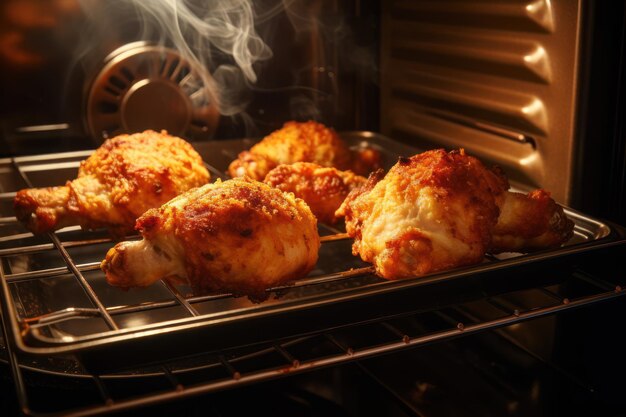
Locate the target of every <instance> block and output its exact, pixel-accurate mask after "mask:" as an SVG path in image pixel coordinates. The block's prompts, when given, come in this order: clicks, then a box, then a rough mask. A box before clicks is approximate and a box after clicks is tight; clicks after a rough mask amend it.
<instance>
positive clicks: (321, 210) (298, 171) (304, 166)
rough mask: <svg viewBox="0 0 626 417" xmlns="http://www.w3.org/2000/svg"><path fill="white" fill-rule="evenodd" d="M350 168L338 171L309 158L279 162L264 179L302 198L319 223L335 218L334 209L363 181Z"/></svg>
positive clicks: (273, 185)
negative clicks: (313, 161) (307, 160)
mask: <svg viewBox="0 0 626 417" xmlns="http://www.w3.org/2000/svg"><path fill="white" fill-rule="evenodd" d="M366 181H367V180H366V178H365V177H362V176H360V175H356V174H355V173H353V172H352V171H340V170H338V169H336V168H329V167H323V166H320V165H318V164H314V163H312V162H296V163H295V164H290V165H279V166H277V167H276V168H274V169H273V170H271V171H270V172H269V173H268V174H267V176H266V177H265V180H264V182H265V183H266V184H269V185H271V186H272V187H276V188H278V189H280V190H282V191H287V192H292V193H294V194H295V196H296V197H298V198H301V199H303V200H304V201H305V202H306V203H307V204H308V205H309V207H310V208H311V211H312V212H313V214H314V215H315V217H317V219H318V220H319V221H320V222H322V223H327V224H333V223H335V222H336V221H337V219H338V218H337V217H336V216H335V211H337V209H338V208H339V206H340V205H341V203H343V200H344V199H345V198H346V196H347V195H348V193H349V192H350V191H352V190H353V189H354V188H357V187H360V186H362V185H363V184H365V182H366Z"/></svg>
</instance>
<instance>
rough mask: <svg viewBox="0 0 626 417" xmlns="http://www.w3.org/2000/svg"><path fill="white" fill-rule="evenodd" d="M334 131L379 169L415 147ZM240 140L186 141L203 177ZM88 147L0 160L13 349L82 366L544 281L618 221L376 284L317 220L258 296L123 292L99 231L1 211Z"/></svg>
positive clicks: (581, 218)
mask: <svg viewBox="0 0 626 417" xmlns="http://www.w3.org/2000/svg"><path fill="white" fill-rule="evenodd" d="M341 135H342V137H343V139H344V140H345V141H346V142H348V143H349V144H350V146H351V147H359V146H371V147H374V148H377V149H379V150H380V151H381V152H382V155H383V164H384V165H385V166H386V167H387V168H388V167H390V166H391V165H393V164H394V163H395V162H396V161H397V158H398V157H399V156H410V155H413V154H416V153H418V152H421V151H423V150H425V149H420V148H415V147H410V146H407V145H403V144H401V143H399V142H396V141H393V140H391V139H389V138H386V137H384V136H381V135H379V134H376V133H371V132H344V133H342V134H341ZM252 144H254V141H253V140H250V139H243V140H228V141H215V142H207V143H195V144H194V146H195V147H196V149H197V150H198V152H199V153H200V154H201V155H202V157H203V159H204V160H205V162H206V164H207V167H208V168H209V170H210V171H211V173H212V176H213V177H214V178H215V177H222V178H225V176H224V174H223V173H224V171H225V170H226V168H227V167H228V164H229V163H230V161H232V160H233V159H234V158H235V157H236V156H237V154H238V152H240V151H241V150H244V149H248V148H249V147H250V146H252ZM89 153H90V152H71V153H63V154H50V155H40V156H29V157H19V158H13V159H3V160H0V185H1V187H2V189H1V190H0V230H2V232H1V233H0V274H1V277H2V280H1V284H2V285H1V290H2V308H3V316H4V318H5V320H6V321H7V323H8V328H9V333H10V335H11V337H12V340H13V341H14V343H15V345H16V346H17V347H18V348H19V349H20V350H21V351H23V352H27V353H29V354H34V355H59V354H67V353H72V352H73V353H78V354H80V355H81V357H82V358H83V361H84V362H85V363H86V364H87V365H88V366H94V367H105V368H107V367H117V366H119V367H124V366H127V365H135V364H137V362H138V361H139V362H145V361H148V362H149V361H152V360H159V359H162V358H163V357H172V356H177V355H181V356H182V355H189V354H192V353H194V352H206V351H211V350H214V349H223V348H226V347H232V346H241V345H246V344H250V343H256V342H260V341H267V340H274V339H279V338H281V337H293V336H295V335H304V334H307V333H311V332H315V331H319V330H320V329H329V328H333V327H337V326H343V325H346V324H349V323H355V322H362V321H366V320H368V319H372V318H374V317H381V316H385V315H391V314H397V313H398V312H399V311H406V310H418V309H427V308H430V307H432V306H433V305H443V304H445V303H455V302H459V300H460V299H463V298H464V296H465V295H467V296H468V297H470V295H471V293H472V292H475V291H480V292H485V291H488V290H489V288H491V287H493V286H494V285H496V286H497V284H498V283H500V284H501V283H503V282H504V281H503V280H506V285H507V286H508V287H513V286H515V285H528V284H530V283H531V282H532V281H533V280H539V279H549V278H547V275H549V274H547V275H546V274H545V273H539V272H537V271H539V270H540V271H544V272H545V271H549V270H550V269H549V267H550V265H551V264H554V263H558V264H559V265H560V266H559V267H563V266H564V265H566V264H567V261H566V260H565V258H567V257H570V256H572V255H577V254H582V253H587V252H590V251H594V250H596V249H600V248H606V247H609V246H615V245H621V244H623V243H624V236H625V234H624V230H623V229H622V228H621V227H620V226H617V225H614V224H611V223H609V222H604V221H600V220H598V219H594V218H591V217H589V216H586V215H584V214H582V213H579V212H577V211H575V210H571V209H566V213H567V214H568V216H569V217H570V218H572V219H573V220H574V222H575V233H574V236H573V237H572V239H571V240H570V241H569V242H567V243H566V244H565V245H564V246H563V247H561V248H559V249H555V250H546V251H542V252H536V253H533V254H502V255H498V256H486V257H485V260H484V262H483V263H481V264H478V265H474V266H470V267H463V268H457V269H454V270H450V271H446V272H442V273H437V274H431V275H428V276H425V277H420V278H413V279H406V280H401V281H386V280H383V279H380V278H378V277H377V276H375V275H374V274H372V269H371V267H370V266H369V265H367V264H365V263H363V262H362V261H360V259H358V258H357V257H354V256H352V254H351V250H350V248H351V242H350V241H349V240H347V239H339V240H335V239H334V238H333V236H335V235H337V234H340V233H341V232H342V231H343V228H342V225H339V226H336V227H329V226H326V225H323V224H321V225H320V234H321V235H322V236H327V238H326V239H328V240H327V241H325V242H324V243H323V244H322V248H321V250H320V260H319V262H318V264H317V265H316V268H315V269H314V270H313V271H312V272H311V273H310V274H309V276H308V277H306V278H303V279H300V280H297V281H296V282H295V283H293V285H290V286H285V287H282V288H276V289H272V290H271V291H270V292H271V296H270V298H269V299H268V300H267V301H265V302H263V303H260V304H254V303H252V302H250V301H249V300H248V299H247V298H242V297H240V298H235V297H232V296H230V295H228V294H216V295H211V296H204V297H193V296H191V295H190V290H189V288H186V287H185V286H178V287H170V286H168V285H166V284H155V285H153V286H151V287H149V288H146V289H131V290H128V291H124V290H120V289H118V288H114V287H111V286H109V285H108V284H107V283H106V281H105V278H104V274H103V273H102V272H101V271H100V270H99V268H98V263H99V262H100V261H101V260H102V259H103V258H104V255H105V253H106V251H107V250H108V249H109V248H110V247H112V246H113V245H114V242H111V241H110V239H109V238H108V236H107V235H106V234H105V233H104V232H103V231H82V230H80V229H79V228H77V227H70V228H65V229H63V230H60V231H58V232H56V233H55V234H52V235H49V236H32V235H31V234H30V233H29V232H27V231H26V230H25V229H24V228H23V226H21V225H20V224H19V223H17V222H16V221H15V219H14V218H13V214H12V199H13V196H14V194H15V191H17V190H19V189H21V188H24V187H26V186H29V184H32V186H35V187H42V186H53V185H59V184H63V183H65V181H66V180H70V179H73V178H74V177H75V176H76V172H77V169H78V164H79V162H80V161H81V160H83V159H85V158H86V157H87V156H88V155H89ZM538 264H541V268H540V269H537V270H535V271H534V272H533V273H532V274H528V271H527V268H529V267H530V268H533V267H534V268H538V267H537V265H538ZM81 281H83V282H82V284H81ZM85 285H86V287H85ZM94 297H95V298H94ZM102 310H104V312H105V314H106V315H108V316H109V319H110V320H112V321H113V322H114V325H115V328H111V326H110V324H108V323H107V320H106V317H103V314H102ZM155 346H158V348H155Z"/></svg>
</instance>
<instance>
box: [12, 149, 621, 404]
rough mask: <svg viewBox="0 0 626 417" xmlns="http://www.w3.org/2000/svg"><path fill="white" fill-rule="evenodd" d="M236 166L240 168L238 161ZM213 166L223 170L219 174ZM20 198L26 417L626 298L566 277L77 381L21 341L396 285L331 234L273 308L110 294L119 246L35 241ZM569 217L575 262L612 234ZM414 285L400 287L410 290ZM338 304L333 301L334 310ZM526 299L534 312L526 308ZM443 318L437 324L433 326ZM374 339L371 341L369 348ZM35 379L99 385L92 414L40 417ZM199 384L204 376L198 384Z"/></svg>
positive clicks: (168, 295) (613, 289)
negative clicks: (28, 378)
mask: <svg viewBox="0 0 626 417" xmlns="http://www.w3.org/2000/svg"><path fill="white" fill-rule="evenodd" d="M220 146H221V151H220V152H221V153H220V152H215V151H210V152H209V151H206V152H205V153H204V154H203V156H205V160H207V162H208V164H207V167H208V168H209V169H210V170H211V171H212V173H213V174H214V175H217V176H220V177H223V174H222V171H223V169H224V167H223V166H222V167H220V163H221V162H220V161H222V160H223V159H224V154H223V152H228V151H227V150H226V151H224V149H226V147H225V146H224V144H220ZM238 146H241V147H245V146H246V144H245V143H239V144H238ZM231 152H233V153H234V151H231ZM201 153H202V152H201ZM87 155H88V153H87V152H75V153H67V154H60V155H54V156H40V157H23V158H13V159H10V160H3V161H0V172H2V175H3V177H0V178H3V179H4V180H5V182H7V183H9V185H10V186H12V187H13V188H14V189H15V190H17V189H19V188H21V187H32V186H38V187H40V186H47V185H57V184H59V183H60V182H59V181H60V180H59V177H60V176H66V177H67V178H68V179H70V178H73V175H74V171H75V170H76V169H77V167H78V163H79V161H80V160H82V159H84V158H85V157H86V156H87ZM211 155H213V157H211ZM228 156H229V157H230V159H232V155H228ZM211 158H213V159H214V160H215V161H216V162H215V163H213V162H212V161H211ZM230 159H229V160H230ZM55 172H57V173H58V174H55ZM61 183H62V182H61ZM4 188H6V186H5V187H4ZM13 197H14V191H13V192H3V193H0V209H1V211H0V215H1V216H3V217H0V230H3V231H4V232H3V233H2V237H0V273H1V275H2V288H3V295H4V303H3V304H4V310H3V325H4V331H5V341H6V352H7V360H8V362H9V364H10V366H11V369H12V372H13V375H14V378H15V381H16V385H17V388H18V396H19V400H20V404H21V406H22V408H23V411H24V413H25V414H30V415H54V414H55V413H57V412H58V413H63V414H65V413H69V415H76V416H80V415H95V414H102V413H105V412H110V411H115V410H123V409H129V408H133V407H139V406H142V405H146V404H154V403H158V402H163V401H168V400H171V399H174V398H184V397H187V396H192V395H197V394H201V393H206V392H213V391H217V390H223V389H228V388H232V387H235V386H240V385H244V384H249V383H254V382H258V381H263V380H268V379H273V378H277V377H280V376H284V375H289V374H296V373H301V372H305V371H308V370H312V369H317V368H320V367H325V366H331V365H335V364H339V363H345V362H350V361H357V360H360V359H363V358H367V357H371V356H375V355H380V354H383V353H388V352H392V351H397V350H402V349H407V348H411V347H416V346H420V345H423V344H426V343H431V342H435V341H439V340H444V339H448V338H452V337H456V336H460V335H464V334H471V333H475V332H479V331H482V330H487V329H493V328H498V327H502V326H506V325H509V324H512V323H516V322H520V321H524V320H529V319H533V318H537V317H541V316H545V315H550V314H555V313H558V312H561V311H564V310H568V309H572V308H576V307H580V306H583V305H588V304H592V303H596V302H600V301H605V300H610V299H613V298H617V297H620V296H622V295H624V293H625V292H624V291H623V290H622V288H623V285H624V283H623V282H622V283H615V282H613V281H603V280H602V279H601V278H599V277H596V276H593V275H589V274H587V273H586V272H584V271H578V270H577V271H567V272H561V273H560V276H559V277H558V279H557V280H556V283H555V282H550V283H549V284H544V285H539V286H535V287H530V288H528V287H523V288H522V289H517V290H511V291H508V292H507V291H504V292H502V291H501V292H498V293H497V294H496V295H493V294H487V293H484V292H480V291H479V293H478V294H477V295H473V296H472V297H471V300H470V301H468V302H465V303H463V302H462V303H457V304H454V305H453V306H452V307H441V306H439V307H436V308H428V309H426V310H425V309H424V308H420V309H414V310H405V311H403V312H402V313H394V314H386V315H382V316H381V317H376V318H373V319H366V320H361V321H360V322H358V323H354V322H351V323H346V324H344V325H339V326H327V327H325V328H323V329H317V330H315V329H314V330H309V331H306V332H304V333H305V334H304V335H298V336H297V337H296V336H290V337H282V338H274V339H272V340H271V341H269V342H268V341H264V342H263V343H260V344H253V345H252V346H248V347H246V348H240V347H239V348H223V349H218V350H214V351H212V352H211V353H210V354H202V355H193V356H191V355H190V356H186V357H185V359H184V360H177V361H172V362H171V363H169V362H167V361H161V362H160V364H159V365H158V366H157V367H156V369H155V368H154V367H151V368H145V369H143V368H135V369H133V371H132V373H126V374H125V373H110V372H109V373H107V372H99V371H94V370H92V369H86V368H85V367H84V366H83V364H82V362H81V360H80V359H77V358H76V357H72V358H71V359H70V360H69V363H70V364H71V367H72V368H73V369H74V371H73V372H69V373H68V372H67V362H65V363H64V365H63V366H61V368H64V370H62V371H60V370H55V368H54V366H53V367H52V369H50V368H48V369H42V368H41V367H40V366H38V365H37V364H38V362H37V360H33V359H32V358H31V357H30V355H28V354H26V353H23V352H17V351H16V350H15V346H13V345H12V343H11V341H12V340H13V341H15V344H16V345H17V346H18V347H20V348H21V349H20V350H22V351H26V352H29V349H28V348H29V347H32V349H31V350H30V353H37V354H51V355H57V354H62V353H66V352H73V351H74V348H75V347H76V346H82V345H81V343H82V344H88V343H92V342H93V341H94V340H96V341H97V340H101V339H113V338H115V337H118V338H119V337H122V338H123V337H125V336H127V335H135V334H137V332H140V331H150V330H154V329H165V330H166V331H167V330H169V329H171V328H172V327H174V326H176V325H178V324H180V323H183V324H186V323H189V322H190V321H193V322H194V323H197V322H202V323H207V322H211V321H212V320H221V319H229V318H232V317H235V318H239V317H244V316H245V315H244V313H245V314H253V315H258V314H262V313H263V312H266V311H272V309H274V310H275V309H277V308H285V309H287V310H288V309H293V308H294V306H295V307H296V308H299V307H301V306H302V303H303V301H308V300H318V299H319V298H320V297H323V298H324V299H325V300H327V296H328V294H331V295H332V296H337V295H339V297H343V296H344V294H348V295H351V294H352V292H351V291H354V290H355V289H357V290H358V291H362V290H363V289H364V288H365V289H371V290H372V291H374V292H377V291H380V288H382V287H386V286H389V285H392V283H389V282H385V281H382V280H380V279H378V278H377V277H375V276H374V275H373V274H372V269H371V267H370V266H367V265H365V264H363V263H362V262H360V261H359V260H358V259H356V258H354V257H352V256H350V243H349V242H348V241H346V240H345V235H344V234H343V233H342V232H341V230H340V229H336V228H333V227H329V226H325V225H321V227H320V233H321V235H322V236H323V237H322V241H323V245H322V253H321V258H322V262H321V265H319V267H318V268H317V269H316V271H314V272H313V273H312V274H311V275H310V276H309V277H306V278H304V279H301V280H298V281H297V282H295V283H293V285H290V286H285V287H280V288H273V289H270V290H269V291H270V292H271V293H272V294H274V296H275V297H274V298H271V299H270V300H268V301H267V302H266V303H263V304H261V305H255V304H253V303H251V302H249V301H248V300H244V299H240V298H233V297H232V296H231V295H230V294H214V295H207V296H193V295H190V294H189V292H188V289H187V288H185V287H184V286H177V285H172V284H169V283H166V282H163V283H162V285H160V286H155V287H154V288H152V289H150V290H148V291H141V292H129V293H122V292H120V291H119V290H117V289H111V288H109V287H108V286H106V285H104V284H105V283H104V280H103V276H102V274H101V272H100V271H99V261H100V259H102V258H103V256H104V253H105V251H106V249H107V248H108V247H110V245H111V244H112V241H111V240H110V238H108V237H107V236H104V235H102V233H101V232H98V231H95V232H83V231H80V230H79V229H78V228H76V227H69V228H65V229H63V230H61V231H58V232H56V233H52V234H50V235H48V236H47V237H35V236H32V235H31V234H30V233H27V232H25V231H24V230H23V229H22V228H21V225H19V224H18V223H17V222H16V220H15V218H14V217H12V216H11V215H10V214H6V213H10V212H11V207H10V205H11V202H12V199H13ZM569 214H570V216H572V217H573V218H574V219H575V221H576V231H575V232H576V236H575V238H574V239H573V240H572V241H571V242H570V245H571V253H577V252H578V251H584V250H585V245H584V244H585V243H592V244H595V243H596V242H602V241H603V239H605V238H607V236H609V235H610V234H611V230H610V228H609V227H608V226H606V225H605V224H604V223H600V222H597V221H595V220H594V219H590V218H587V217H585V216H582V215H580V214H577V213H575V212H570V213H569ZM621 243H623V238H621V237H620V238H616V239H613V240H610V241H608V242H606V241H605V243H604V244H605V245H608V246H612V245H617V244H621ZM551 256H552V255H551V254H549V253H548V254H539V255H537V256H535V257H524V256H520V255H510V254H509V255H504V256H502V257H495V256H488V257H486V259H485V262H484V264H483V265H481V266H478V267H477V268H473V269H472V268H469V269H467V270H464V271H460V272H459V271H454V272H452V273H451V274H452V275H450V274H442V275H438V276H435V277H432V278H429V279H426V280H423V281H422V282H423V283H429V282H430V283H437V282H443V281H446V280H448V279H449V278H450V277H451V276H455V277H459V276H468V275H471V274H474V273H476V272H485V271H493V270H498V269H499V268H502V267H503V266H506V265H508V264H510V263H511V262H513V263H514V264H515V263H517V264H519V259H520V258H522V259H524V260H529V261H534V260H542V259H550V258H551ZM619 279H622V278H621V277H620V278H619ZM396 285H398V284H397V283H396ZM406 285H407V284H399V286H398V288H400V289H402V288H404V286H406ZM60 294H63V296H61V297H60V296H59V295H60ZM337 299H339V298H337V297H335V298H334V299H332V298H331V300H330V301H333V300H337ZM521 299H523V300H525V301H524V302H520V300H521ZM316 302H317V301H316ZM433 319H435V321H436V322H437V325H435V326H434V327H433V326H424V323H432V322H433ZM12 325H13V327H12ZM357 335H358V336H357ZM364 335H365V336H371V337H369V338H368V337H365V339H363V336H364ZM41 346H43V347H41ZM58 346H62V347H65V346H69V349H66V350H63V349H58ZM311 346H314V348H312V347H311ZM24 347H26V349H24ZM254 358H263V359H261V360H260V361H259V364H258V365H256V366H251V365H250V360H251V359H254ZM268 358H271V359H268ZM55 360H58V358H57V359H55ZM190 362H192V364H190ZM25 372H26V373H29V372H44V373H47V374H48V375H52V376H54V377H59V378H62V379H63V378H77V379H80V380H81V381H89V383H90V384H91V385H92V386H93V387H94V392H95V393H96V395H95V396H94V397H93V398H91V401H90V403H89V404H88V405H86V406H84V407H82V408H78V409H76V410H60V411H59V410H50V409H42V410H40V409H38V408H37V406H38V405H36V404H34V403H33V401H32V400H31V397H30V396H29V392H28V391H29V388H28V384H27V383H25V381H24V373H25ZM198 374H202V377H200V378H197V377H196V376H197V375H198ZM192 375H193V377H192ZM137 377H141V378H155V379H158V380H160V381H161V382H160V383H158V384H156V386H158V388H155V389H152V390H149V391H148V392H142V393H140V394H137V395H136V396H131V397H123V398H120V397H118V396H116V395H114V394H111V391H112V390H111V389H110V388H109V385H110V384H111V383H115V381H119V380H124V379H128V378H137ZM190 381H193V382H190Z"/></svg>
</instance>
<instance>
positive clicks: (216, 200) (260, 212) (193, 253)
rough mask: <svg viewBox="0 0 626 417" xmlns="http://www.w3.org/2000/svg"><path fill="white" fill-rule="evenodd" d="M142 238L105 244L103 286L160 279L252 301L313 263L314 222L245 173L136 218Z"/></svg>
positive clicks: (298, 203) (302, 207) (294, 202)
mask: <svg viewBox="0 0 626 417" xmlns="http://www.w3.org/2000/svg"><path fill="white" fill-rule="evenodd" d="M136 228H137V229H138V230H139V231H140V232H141V234H142V235H143V240H141V241H134V242H121V243H118V244H117V245H116V246H115V247H114V248H112V249H110V250H109V251H108V253H107V255H106V259H105V260H104V261H103V262H102V264H101V268H102V270H103V271H104V272H105V273H106V279H107V281H108V282H109V284H111V285H114V286H119V287H125V288H128V287H141V286H147V285H150V284H152V283H153V282H155V281H157V280H159V279H162V278H168V277H174V279H176V280H182V281H184V282H187V283H188V284H189V285H190V286H191V287H192V289H193V291H194V293H196V294H203V293H209V292H216V291H217V292H223V291H228V292H232V293H234V294H238V295H247V296H248V297H249V298H250V299H252V300H254V301H260V300H263V299H265V298H267V293H266V292H265V290H266V289H267V288H270V287H273V286H277V285H280V284H284V283H286V282H288V281H290V280H292V279H296V278H299V277H302V276H305V275H306V274H307V273H309V271H311V270H312V269H313V267H314V266H315V263H316V262H317V257H318V250H319V246H320V240H319V235H318V232H317V220H316V219H315V217H314V216H313V214H312V213H311V210H310V209H309V207H308V206H307V205H306V204H305V203H304V201H302V200H300V199H298V198H296V197H295V196H294V195H293V194H291V193H283V192H282V191H280V190H278V189H276V188H272V187H270V186H269V185H267V184H264V183H262V182H258V181H255V180H252V179H249V178H237V179H233V180H228V181H224V182H222V181H220V180H217V182H215V183H213V184H207V185H205V186H203V187H200V188H196V189H194V190H191V191H188V192H187V193H185V194H182V195H180V196H178V197H176V198H174V199H173V200H171V201H169V202H168V203H166V204H164V205H163V206H162V207H160V208H156V209H152V210H149V211H147V212H146V213H145V214H144V215H143V216H141V217H140V218H139V219H138V220H137V226H136Z"/></svg>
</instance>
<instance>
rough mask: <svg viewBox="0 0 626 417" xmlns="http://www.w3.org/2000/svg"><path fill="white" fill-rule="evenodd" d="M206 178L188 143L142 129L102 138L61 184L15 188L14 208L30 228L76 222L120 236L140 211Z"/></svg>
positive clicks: (45, 229)
mask: <svg viewBox="0 0 626 417" xmlns="http://www.w3.org/2000/svg"><path fill="white" fill-rule="evenodd" d="M208 181H209V172H208V171H207V170H206V168H205V167H204V164H203V162H202V158H201V157H200V155H198V153H197V152H196V151H195V150H194V149H193V147H192V146H191V145H190V144H189V143H187V142H186V141H184V140H183V139H180V138H178V137H175V136H170V135H168V134H167V132H165V131H162V132H160V133H157V132H154V131H151V130H146V131H145V132H143V133H136V134H132V135H125V134H124V135H119V136H116V137H114V138H112V139H108V140H106V141H105V142H104V143H103V144H102V146H100V148H98V149H97V150H96V151H95V152H94V153H93V154H92V155H91V156H90V157H89V158H87V159H86V160H85V161H83V162H81V164H80V167H79V170H78V177H77V178H76V179H75V180H73V181H68V182H67V184H66V185H65V186H60V187H49V188H39V189H36V188H33V189H24V190H21V191H19V192H18V193H17V195H16V196H15V200H14V209H15V213H16V216H17V218H18V219H19V220H20V221H21V222H23V223H24V224H25V225H26V227H27V228H28V229H29V230H31V231H32V232H33V233H45V232H49V231H53V230H56V229H60V228H62V227H64V226H68V225H74V224H80V225H81V226H82V227H83V228H98V227H106V228H108V229H109V231H110V232H111V233H112V234H113V235H122V234H124V233H125V232H128V231H131V230H132V227H133V225H134V223H135V220H136V219H137V217H139V216H140V215H141V214H142V213H143V212H144V211H146V210H148V209H150V208H153V207H159V206H160V205H161V204H163V203H165V202H166V201H168V200H170V199H172V198H173V197H175V196H176V195H178V194H180V193H182V192H184V191H187V190H189V189H190V188H193V187H198V186H200V185H203V184H206V183H207V182H208Z"/></svg>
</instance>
